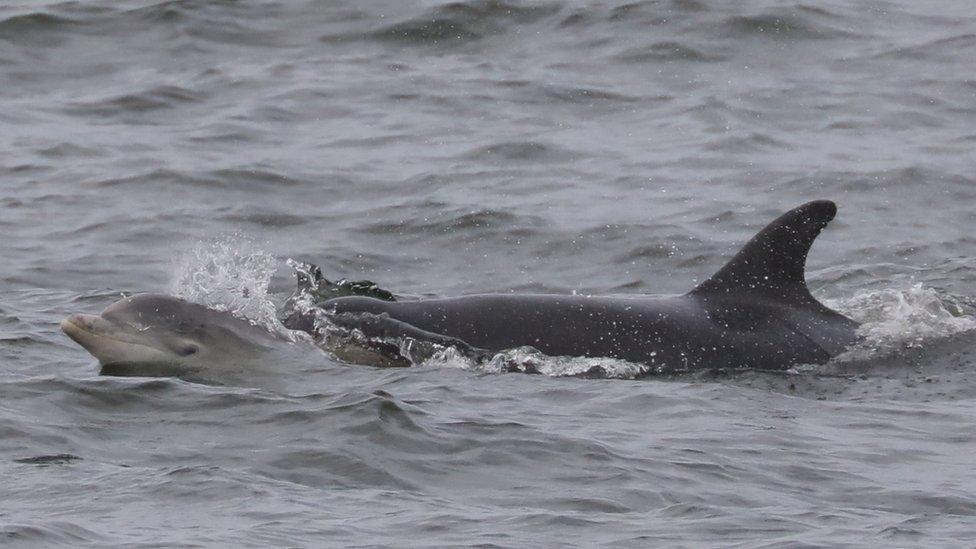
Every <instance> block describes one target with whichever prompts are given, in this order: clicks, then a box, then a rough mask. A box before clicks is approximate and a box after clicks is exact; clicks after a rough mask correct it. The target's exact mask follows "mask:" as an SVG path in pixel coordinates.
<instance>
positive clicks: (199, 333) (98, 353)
mask: <svg viewBox="0 0 976 549" xmlns="http://www.w3.org/2000/svg"><path fill="white" fill-rule="evenodd" d="M61 330H62V331H63V332H64V333H65V334H66V335H67V336H68V337H70V338H71V339H73V340H74V341H75V342H77V343H78V344H79V345H81V346H82V347H84V348H85V350H87V351H88V352H89V353H91V354H92V355H93V356H94V357H95V358H97V359H98V361H99V363H100V364H101V373H102V374H103V375H113V376H154V377H180V378H183V379H187V380H190V381H203V382H207V383H223V382H231V383H234V382H236V381H238V380H239V379H241V378H243V379H246V378H247V377H248V376H253V375H254V374H255V373H256V370H259V367H258V366H259V365H261V364H263V363H264V362H266V361H267V359H268V352H269V351H271V350H272V349H276V348H281V345H279V344H280V343H286V342H287V340H286V338H284V337H283V336H281V335H278V334H275V333H273V332H271V331H269V330H267V329H265V328H263V327H261V326H257V325H255V324H252V323H251V322H248V321H246V320H242V319H240V318H237V317H235V316H234V315H232V314H231V313H228V312H223V311H217V310H214V309H210V308H207V307H205V306H203V305H199V304H196V303H190V302H188V301H184V300H182V299H179V298H176V297H171V296H167V295H160V294H140V295H135V296H131V297H125V298H123V299H122V300H120V301H118V302H116V303H114V304H112V305H110V306H109V307H108V308H107V309H105V310H104V311H103V312H102V313H101V315H85V314H73V315H70V316H68V317H67V318H65V319H64V320H62V321H61Z"/></svg>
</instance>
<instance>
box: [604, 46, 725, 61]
mask: <svg viewBox="0 0 976 549" xmlns="http://www.w3.org/2000/svg"><path fill="white" fill-rule="evenodd" d="M614 59H616V60H618V61H623V62H625V63H647V62H653V61H665V62H669V61H675V62H685V61H690V62H699V63H706V62H713V61H722V60H724V59H725V58H724V57H722V56H720V55H711V54H707V53H704V52H702V51H700V50H697V49H695V48H692V47H691V46H686V45H684V44H681V43H680V42H656V43H654V44H651V45H649V46H638V47H632V48H627V49H626V50H624V51H622V52H620V53H618V54H616V55H614Z"/></svg>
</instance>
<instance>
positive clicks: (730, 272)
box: [285, 200, 857, 372]
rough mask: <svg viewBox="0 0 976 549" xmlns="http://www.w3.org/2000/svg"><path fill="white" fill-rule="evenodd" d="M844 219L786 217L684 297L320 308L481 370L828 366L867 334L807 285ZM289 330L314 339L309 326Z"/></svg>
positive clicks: (813, 207)
mask: <svg viewBox="0 0 976 549" xmlns="http://www.w3.org/2000/svg"><path fill="white" fill-rule="evenodd" d="M836 212H837V207H836V206H835V205H834V203H833V202H830V201H825V200H823V201H814V202H809V203H807V204H804V205H802V206H800V207H798V208H795V209H793V210H791V211H789V212H787V213H785V214H783V215H782V216H780V217H779V218H778V219H776V220H775V221H773V222H772V223H770V224H769V225H768V226H766V227H765V228H764V229H763V230H762V231H760V232H759V233H758V234H757V235H756V236H755V237H753V238H752V240H750V241H749V242H748V243H747V244H746V245H745V246H744V247H743V248H742V249H741V250H740V251H739V253H737V254H736V255H735V256H734V257H733V258H732V259H731V260H730V261H729V262H728V263H727V264H726V265H725V266H724V267H722V269H720V270H719V271H718V272H717V273H715V275H713V276H712V277H711V278H709V279H708V280H706V281H705V282H703V283H702V284H700V285H698V287H696V288H695V289H693V290H691V291H690V292H688V293H687V294H684V295H680V296H675V297H648V296H633V297H584V296H573V295H515V294H492V295H471V296H464V297H455V298H446V299H423V300H418V301H401V302H391V301H385V300H379V299H373V298H369V297H339V298H335V299H330V300H327V301H324V302H322V303H320V304H318V305H317V307H318V308H319V309H322V310H323V311H325V312H327V313H328V314H329V316H331V318H332V319H333V320H334V322H335V323H336V324H339V325H341V326H344V327H346V328H356V329H358V330H359V331H360V332H361V333H363V334H365V336H366V337H368V338H375V339H376V340H379V341H384V340H385V341H389V340H390V339H391V338H401V339H402V338H405V337H408V338H412V339H414V340H421V341H430V342H433V343H438V344H443V345H450V346H454V347H456V348H460V349H461V350H462V351H463V352H464V353H465V354H467V355H468V356H473V357H476V358H480V357H483V356H485V355H489V356H490V354H491V353H494V352H497V351H501V350H505V349H512V348H517V347H522V346H531V347H534V348H536V349H538V350H540V351H542V352H543V353H545V354H547V355H550V356H573V357H607V358H615V359H623V360H627V361H630V362H635V363H642V364H646V365H648V366H649V367H650V369H651V370H652V371H658V372H672V371H688V370H700V369H706V368H715V369H735V368H758V369H773V370H781V369H787V368H789V367H791V366H792V365H794V364H797V363H813V364H822V363H824V362H827V361H828V360H829V359H830V358H831V357H833V356H835V355H837V354H839V353H840V352H841V351H843V350H844V349H845V348H846V347H847V346H848V345H850V344H851V343H853V342H855V341H856V340H857V336H856V333H855V332H856V329H857V323H856V322H854V321H853V320H851V319H849V318H846V317H844V316H843V315H841V314H839V313H837V312H835V311H832V310H830V309H829V308H827V307H826V306H824V305H823V304H821V303H820V302H818V301H817V300H816V299H814V297H813V296H812V295H811V294H810V291H809V290H808V288H807V285H806V282H805V280H804V265H805V263H806V257H807V252H808V251H809V249H810V246H811V245H812V244H813V241H814V239H816V237H817V235H819V234H820V231H821V230H822V229H823V228H824V227H826V225H827V223H828V222H830V220H831V219H833V218H834V215H835V214H836ZM285 325H286V326H288V327H289V328H297V329H304V330H306V331H311V330H313V327H312V324H311V323H310V322H309V320H308V318H307V316H303V315H293V316H292V317H290V318H289V319H286V321H285ZM366 362H368V361H366Z"/></svg>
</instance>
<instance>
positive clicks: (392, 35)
mask: <svg viewBox="0 0 976 549" xmlns="http://www.w3.org/2000/svg"><path fill="white" fill-rule="evenodd" d="M558 10H559V6H558V5H557V4H536V5H531V6H527V5H524V4H516V3H509V2H503V1H499V0H483V1H474V2H454V3H450V4H446V5H443V6H438V7H436V8H433V9H431V10H429V11H428V12H426V13H424V14H423V15H420V16H418V17H415V18H412V19H408V20H406V21H401V22H398V23H395V24H393V25H390V26H387V27H384V28H382V29H380V30H377V31H375V32H373V33H371V35H370V36H371V37H372V38H374V39H377V40H381V41H386V42H396V43H399V44H404V45H416V46H436V45H451V44H464V43H469V42H474V41H478V40H481V39H483V38H485V37H486V36H489V35H495V34H503V33H507V32H513V31H516V30H517V29H518V28H519V26H521V25H525V24H529V23H533V22H535V21H537V20H539V19H541V18H543V17H546V16H547V15H550V14H553V13H555V12H556V11H558Z"/></svg>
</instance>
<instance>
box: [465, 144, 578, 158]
mask: <svg viewBox="0 0 976 549" xmlns="http://www.w3.org/2000/svg"><path fill="white" fill-rule="evenodd" d="M466 156H467V158H469V159H472V160H480V161H485V162H501V161H516V162H562V161H566V160H571V159H572V158H573V157H574V154H573V153H571V152H570V151H567V150H565V149H561V148H559V147H555V146H553V145H547V144H545V143H539V142H536V141H511V142H502V143H494V144H492V145H487V146H484V147H480V148H478V149H475V150H473V151H471V152H470V153H468V154H467V155H466Z"/></svg>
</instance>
